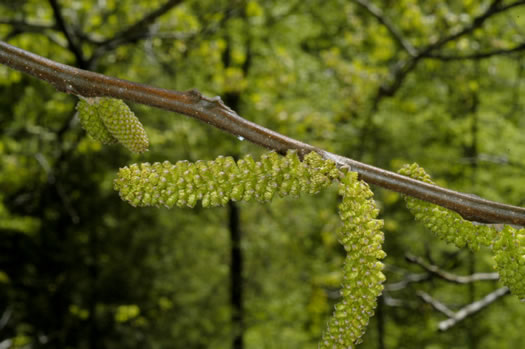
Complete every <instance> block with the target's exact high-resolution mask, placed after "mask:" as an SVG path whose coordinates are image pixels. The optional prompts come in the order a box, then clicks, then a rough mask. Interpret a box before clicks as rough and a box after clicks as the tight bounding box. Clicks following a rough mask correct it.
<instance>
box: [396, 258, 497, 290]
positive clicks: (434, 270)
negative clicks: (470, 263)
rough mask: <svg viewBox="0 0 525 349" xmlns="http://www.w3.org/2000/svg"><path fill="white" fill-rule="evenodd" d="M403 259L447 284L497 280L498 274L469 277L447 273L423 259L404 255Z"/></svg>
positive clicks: (475, 274) (472, 275)
mask: <svg viewBox="0 0 525 349" xmlns="http://www.w3.org/2000/svg"><path fill="white" fill-rule="evenodd" d="M405 259H406V260H407V261H409V262H411V263H414V264H417V265H419V266H420V267H422V268H423V269H425V270H426V271H428V272H429V273H431V274H433V275H435V276H437V277H439V278H441V279H443V280H446V281H449V282H453V283H456V284H470V283H473V282H477V281H495V280H499V274H498V273H474V274H471V275H467V276H463V275H456V274H453V273H449V272H448V271H445V270H442V269H441V268H439V267H438V266H436V265H433V264H430V263H427V262H426V261H425V260H424V259H423V258H421V257H417V256H414V255H411V254H406V255H405Z"/></svg>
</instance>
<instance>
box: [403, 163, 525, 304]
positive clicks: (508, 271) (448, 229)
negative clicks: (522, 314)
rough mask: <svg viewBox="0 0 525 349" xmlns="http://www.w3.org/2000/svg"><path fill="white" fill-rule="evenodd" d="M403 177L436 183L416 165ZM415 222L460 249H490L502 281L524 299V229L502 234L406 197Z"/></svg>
mask: <svg viewBox="0 0 525 349" xmlns="http://www.w3.org/2000/svg"><path fill="white" fill-rule="evenodd" d="M399 172H400V173H401V174H404V175H407V176H409V177H412V178H415V179H419V180H421V181H423V182H427V183H431V184H433V182H432V180H431V179H430V176H429V175H428V174H426V173H425V171H424V170H423V169H422V168H421V167H419V166H418V165H417V164H412V165H407V166H405V167H403V168H402V169H401V170H400V171H399ZM405 199H406V201H407V206H408V208H409V210H410V211H411V212H412V214H413V215H414V217H415V218H416V220H420V221H422V222H423V224H424V225H425V227H427V228H428V229H429V230H430V231H432V232H433V233H434V234H436V235H437V236H438V237H440V238H441V239H443V240H445V241H447V242H450V243H454V244H455V245H456V246H457V247H464V246H465V245H468V246H469V247H470V248H471V249H472V250H474V251H476V250H478V249H479V247H480V246H481V245H484V246H490V248H491V249H492V253H493V255H494V262H495V266H494V268H495V269H496V270H497V271H498V273H499V275H500V280H501V281H502V282H503V284H505V285H506V286H507V287H509V289H510V291H511V292H512V293H513V294H514V295H516V296H517V297H519V298H520V299H525V229H520V230H517V229H515V228H513V227H511V226H508V225H505V226H504V227H503V229H502V230H501V232H498V231H497V230H496V229H495V228H494V227H492V226H489V225H482V224H474V223H472V222H470V221H467V220H464V219H463V218H461V216H460V215H459V214H457V213H456V212H453V211H450V210H448V209H446V208H443V207H440V206H437V205H433V204H430V203H427V202H424V201H421V200H418V199H414V198H411V197H406V198H405Z"/></svg>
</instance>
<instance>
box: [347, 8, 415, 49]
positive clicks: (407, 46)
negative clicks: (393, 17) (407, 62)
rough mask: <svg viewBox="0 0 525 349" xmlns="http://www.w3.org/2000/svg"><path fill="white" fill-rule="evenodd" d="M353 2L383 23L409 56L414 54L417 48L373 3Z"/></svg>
mask: <svg viewBox="0 0 525 349" xmlns="http://www.w3.org/2000/svg"><path fill="white" fill-rule="evenodd" d="M353 1H354V2H355V3H357V4H358V5H360V6H361V7H362V8H364V9H365V10H366V11H368V13H370V14H371V15H372V16H374V17H375V18H376V19H377V20H378V21H379V23H381V24H383V25H384V26H385V28H386V29H387V30H388V31H389V32H390V35H392V37H393V38H394V40H395V41H396V42H397V43H398V45H399V46H401V47H402V48H404V49H405V51H407V52H408V54H409V55H410V56H416V55H417V50H416V49H415V48H414V46H412V44H410V42H408V41H407V40H405V38H404V37H403V35H402V34H401V32H400V31H399V30H397V28H396V27H395V26H394V24H393V23H392V22H390V20H389V19H388V18H387V17H386V16H385V15H384V14H383V11H381V9H380V8H379V7H377V6H375V5H374V4H371V3H369V2H368V1H366V0H353Z"/></svg>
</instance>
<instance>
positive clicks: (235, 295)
mask: <svg viewBox="0 0 525 349" xmlns="http://www.w3.org/2000/svg"><path fill="white" fill-rule="evenodd" d="M229 228H230V241H231V246H230V253H231V262H230V263H231V264H230V292H231V293H230V300H231V305H232V327H233V343H232V348H233V349H243V348H244V343H243V334H244V328H243V315H244V314H243V307H242V295H243V284H242V259H243V258H242V251H241V231H240V226H239V208H238V207H237V204H235V203H234V202H232V201H230V203H229Z"/></svg>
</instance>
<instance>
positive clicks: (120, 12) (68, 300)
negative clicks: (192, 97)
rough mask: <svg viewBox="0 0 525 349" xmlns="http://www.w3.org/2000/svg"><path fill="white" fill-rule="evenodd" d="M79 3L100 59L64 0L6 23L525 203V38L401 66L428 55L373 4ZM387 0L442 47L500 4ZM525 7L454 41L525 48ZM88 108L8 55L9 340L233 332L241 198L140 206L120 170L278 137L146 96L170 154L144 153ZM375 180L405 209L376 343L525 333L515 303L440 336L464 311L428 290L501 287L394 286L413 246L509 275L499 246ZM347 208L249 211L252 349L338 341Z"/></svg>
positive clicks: (388, 239)
mask: <svg viewBox="0 0 525 349" xmlns="http://www.w3.org/2000/svg"><path fill="white" fill-rule="evenodd" d="M370 1H371V0H370ZM50 2H51V1H50ZM493 2H495V3H500V6H503V5H507V4H511V3H512V1H499V2H498V1H493ZM58 3H59V4H60V5H61V11H62V16H63V18H64V21H65V23H66V25H67V26H68V28H69V31H70V34H71V37H72V38H73V44H74V45H75V46H76V47H77V48H78V51H80V52H81V55H80V58H81V59H79V56H78V55H77V56H76V55H75V54H74V53H73V51H72V50H71V45H69V44H68V41H67V39H66V36H65V35H64V33H63V32H62V31H61V30H60V28H59V27H58V26H57V25H56V24H55V23H56V14H55V13H54V12H53V10H52V7H51V6H50V5H49V3H48V2H43V1H38V0H23V1H10V0H3V1H0V38H1V39H2V40H5V41H7V42H8V43H10V44H12V45H15V46H18V47H21V48H23V49H26V50H29V51H32V52H35V53H37V54H40V55H43V56H45V57H48V58H50V59H53V60H55V61H59V62H63V63H67V64H71V65H75V66H79V67H83V68H87V69H90V70H93V71H98V72H101V73H104V74H108V75H111V76H116V77H119V78H124V79H129V80H133V81H137V82H142V83H147V84H152V85H155V86H159V87H164V88H170V89H177V90H187V89H190V88H197V89H199V90H200V91H202V92H203V93H204V94H206V95H209V96H214V95H221V96H223V99H224V100H225V101H226V102H227V103H228V104H230V105H232V106H233V104H235V109H236V110H237V111H238V112H239V113H240V114H241V115H242V116H244V117H246V118H247V119H249V120H252V121H255V122H257V123H260V124H262V125H264V126H266V127H269V128H272V129H274V130H276V131H278V132H282V133H285V134H286V135H289V136H291V137H295V138H297V139H300V140H302V141H306V142H309V143H312V144H314V145H317V146H320V147H323V148H326V149H327V150H330V151H333V152H336V153H340V154H341V155H346V156H350V157H353V158H355V159H358V160H363V161H366V162H368V163H370V164H374V165H377V166H380V167H383V168H385V169H390V170H397V169H398V168H399V167H401V165H402V164H404V163H407V162H418V163H419V164H420V165H421V166H423V167H424V168H425V169H426V170H427V171H428V172H429V173H431V174H432V176H433V178H435V180H436V182H437V183H438V184H439V185H444V186H447V187H450V188H453V189H456V190H461V191H464V192H469V193H473V194H476V195H479V196H482V197H486V198H488V199H492V200H497V201H501V202H506V203H509V204H514V205H524V199H523V198H524V197H525V187H524V186H523V185H522V182H523V175H524V168H525V163H524V162H523V160H522V159H523V158H524V157H525V138H524V137H523V131H524V129H525V119H524V118H523V117H522V108H523V105H522V102H521V100H522V98H521V97H523V93H524V92H523V88H521V84H522V80H523V72H524V69H525V66H524V64H525V62H524V57H523V53H522V52H520V51H517V52H514V53H512V54H497V55H493V56H490V57H487V58H484V59H452V60H444V59H432V58H429V57H420V58H419V59H418V61H417V63H416V64H415V65H414V66H413V67H412V68H411V69H410V70H409V71H408V72H407V73H406V74H405V75H402V74H401V78H400V75H399V74H400V73H399V72H400V71H401V72H403V69H404V68H406V67H410V64H411V63H410V62H412V58H411V56H410V54H409V53H408V52H407V51H406V50H405V49H403V47H401V46H400V45H399V43H398V41H397V40H395V38H394V36H393V35H392V34H391V33H390V32H389V30H388V29H387V28H386V27H385V25H383V24H382V23H380V22H379V21H378V20H377V19H376V18H374V17H373V16H372V15H371V14H370V13H369V12H368V11H366V10H365V9H364V8H363V7H362V6H359V5H358V4H357V3H356V2H355V1H342V0H325V1H315V0H302V1H287V2H283V1H277V0H268V1H262V0H234V1H226V0H219V1H212V0H184V1H180V3H179V4H178V5H177V6H175V7H173V8H172V9H171V10H169V11H168V12H166V13H164V14H163V15H162V16H160V17H158V18H155V20H154V21H153V22H151V23H148V26H147V27H141V28H139V29H138V30H134V31H131V32H130V31H126V29H127V28H130V27H131V26H132V25H133V24H134V23H136V22H137V21H140V20H141V19H142V18H143V17H144V16H146V15H147V14H148V13H151V11H154V9H156V8H159V7H160V6H162V5H163V4H164V3H165V1H161V0H148V1H146V0H119V1H117V0H97V1H87V0H68V1H65V0H62V1H58ZM374 3H375V4H376V5H377V7H379V8H381V9H383V12H384V16H386V17H387V18H388V19H389V20H390V22H391V23H392V25H393V26H395V27H396V28H397V30H398V31H399V32H400V33H401V35H402V36H403V38H404V39H405V40H406V41H408V42H409V43H410V44H411V45H412V46H414V47H416V48H425V47H427V46H428V45H431V44H433V43H435V42H438V41H439V40H440V39H441V38H446V37H448V36H451V35H452V34H454V33H459V32H461V30H462V29H463V28H467V27H468V26H469V25H471V24H472V23H476V18H479V16H480V15H481V14H483V13H485V12H486V11H487V9H488V8H489V6H490V5H491V4H492V1H487V0H484V1H467V0H464V1H448V2H445V1H439V0H399V1H390V0H381V1H375V2H374ZM524 22H525V9H524V7H523V6H516V7H513V8H511V9H509V10H508V11H503V12H502V13H499V14H494V15H493V16H490V18H489V19H487V20H486V21H485V22H484V23H482V25H480V26H479V27H477V28H476V29H475V30H472V31H471V32H467V33H465V34H464V35H461V36H459V37H457V38H455V39H453V40H450V41H448V42H447V43H446V44H444V45H442V46H441V47H439V48H438V50H437V51H435V52H433V53H439V54H441V55H443V56H447V55H448V56H468V55H471V54H476V53H479V52H491V51H494V50H505V49H509V48H512V47H515V46H517V45H518V44H521V43H523V42H524V41H525V33H524V32H523V29H522V28H524V25H525V23H524ZM122 33H125V35H121V34H122ZM115 37H116V38H117V39H118V38H120V39H118V40H113V39H112V38H115ZM403 64H404V65H403ZM396 83H399V84H398V86H397V85H396ZM392 86H396V87H395V88H392ZM75 103H76V100H75V98H73V97H72V96H70V95H66V94H64V93H60V92H57V91H56V90H55V89H54V88H53V87H52V86H50V85H48V84H46V83H44V82H41V81H38V80H37V79H34V78H32V77H29V76H26V75H23V74H20V73H18V72H16V71H13V70H11V69H9V68H7V67H4V66H0V236H1V243H0V314H1V315H0V343H2V345H4V347H5V346H7V347H12V348H24V347H28V346H30V347H34V348H230V347H231V340H232V337H233V335H234V330H233V328H232V325H231V323H230V321H231V320H230V318H231V307H230V300H229V289H228V288H229V264H230V254H229V248H230V241H229V232H228V212H227V209H225V208H214V209H202V208H196V209H193V210H191V209H173V210H165V209H160V210H159V209H154V208H141V209H134V208H132V207H131V206H129V205H128V204H126V203H124V202H122V201H120V199H119V197H118V194H117V193H116V192H114V191H113V189H112V182H113V179H114V178H115V175H116V172H117V171H118V168H119V167H121V166H125V165H128V164H130V163H133V162H139V161H140V162H142V161H149V162H154V161H163V160H170V161H172V162H176V161H178V160H184V159H187V160H190V161H196V160H198V159H203V160H209V159H214V158H216V157H217V156H218V155H231V156H235V157H239V156H241V155H244V154H247V153H251V154H253V155H254V156H257V155H258V154H259V153H260V152H261V149H259V148H257V147H255V146H253V145H250V144H248V142H246V141H240V140H238V139H236V138H234V137H232V136H230V135H227V134H224V133H222V132H221V131H218V130H215V129H212V128H211V127H209V126H207V125H204V124H201V123H198V122H197V121H195V120H192V119H189V118H187V117H183V116H180V115H175V114H173V113H168V112H165V111H161V110H157V109H153V108H150V107H146V106H142V105H132V109H133V110H134V111H135V113H136V114H137V116H138V117H139V118H140V120H141V122H142V123H143V124H144V125H145V127H146V130H147V132H148V135H149V137H150V151H149V152H147V153H146V154H143V155H131V154H129V153H127V152H126V151H125V150H123V149H121V147H115V146H105V147H102V145H101V144H100V143H98V142H96V141H94V140H92V139H91V138H89V137H87V136H86V135H85V133H84V132H83V131H82V129H81V127H80V125H79V122H78V120H77V118H75V117H74V114H75V109H74V106H75ZM372 189H374V191H375V193H376V199H377V201H378V203H379V206H380V208H381V215H382V218H384V219H385V244H386V245H385V248H386V252H387V254H388V257H387V258H386V259H385V264H386V265H387V269H386V276H387V283H386V285H387V286H386V290H385V297H384V298H385V299H384V301H383V302H382V305H380V311H381V316H380V317H379V316H376V317H375V318H373V319H372V322H371V325H370V327H369V329H368V332H367V334H366V336H365V339H364V343H363V344H362V345H361V346H360V347H361V348H380V347H381V344H380V343H382V342H383V343H384V347H386V348H428V349H438V348H518V347H520V346H521V343H522V342H523V340H524V338H523V331H522V330H521V328H522V327H523V326H525V320H524V319H525V309H524V308H523V306H521V305H520V304H519V301H518V300H517V299H516V298H515V297H510V296H509V297H505V298H503V299H501V300H499V301H498V302H497V303H495V304H493V305H491V306H490V307H488V308H486V309H485V310H484V311H482V312H480V313H479V314H476V315H474V316H472V317H471V318H469V319H467V320H466V321H464V322H461V323H459V324H458V325H457V326H455V327H453V328H451V329H450V330H448V331H446V332H443V333H440V332H438V331H437V324H438V322H439V321H441V320H443V319H444V318H445V317H444V316H443V315H442V314H439V313H437V312H436V311H435V310H433V309H432V307H431V306H430V305H429V304H426V303H424V302H422V301H421V300H420V299H419V298H418V297H417V296H416V291H417V290H423V291H425V292H428V293H430V294H431V295H432V296H434V297H435V298H437V299H439V300H440V301H442V302H444V303H446V304H448V305H449V306H450V307H451V308H452V309H453V310H457V309H459V308H460V307H461V306H462V305H465V304H467V303H470V302H472V301H475V300H477V299H479V298H481V297H483V296H484V295H486V294H487V293H488V292H490V291H492V290H494V289H495V288H496V287H497V284H496V283H495V282H479V283H476V284H472V285H455V284H451V283H448V282H445V281H443V280H440V279H438V278H431V279H430V280H427V281H426V282H420V283H412V284H409V285H408V286H407V287H405V288H403V289H401V290H398V291H393V290H389V288H388V284H389V283H394V282H396V281H399V280H402V279H403V277H404V276H405V275H407V274H412V273H422V272H423V271H422V270H421V269H420V268H419V267H418V266H415V265H413V264H409V263H408V262H406V261H405V260H404V255H405V253H407V252H410V253H412V254H416V255H420V256H424V257H425V258H427V259H428V260H429V261H431V262H432V263H434V264H436V265H438V266H440V267H442V268H444V269H447V270H449V271H451V272H454V273H458V274H462V275H466V274H469V273H472V272H475V271H479V272H487V271H491V269H490V268H491V261H490V254H489V253H488V251H484V250H482V251H481V253H479V254H476V256H475V257H474V256H473V255H471V254H469V253H468V252H467V251H463V250H458V249H456V248H455V247H453V246H450V245H446V244H445V243H443V242H441V241H438V240H437V239H436V238H435V237H434V236H433V235H432V234H429V233H428V232H427V231H426V230H425V229H424V228H423V226H422V225H421V224H420V223H417V222H415V221H414V220H413V218H412V217H411V216H410V214H409V213H408V211H407V210H406V209H405V208H404V204H403V200H402V199H401V197H400V196H399V195H398V194H396V193H392V192H388V191H385V190H382V189H380V188H372ZM337 204H338V199H337V195H336V190H335V188H331V189H330V190H328V191H325V192H323V193H322V194H320V195H318V196H316V197H301V198H299V199H297V200H292V199H275V200H274V201H273V202H272V203H270V204H264V205H263V204H258V203H245V204H240V205H239V208H240V213H241V221H240V228H241V231H242V251H243V255H244V257H245V269H244V287H245V299H244V306H245V315H244V318H245V329H244V337H245V347H246V348H250V349H259V348H260V349H262V348H272V349H273V348H302V349H303V348H312V349H313V348H316V347H317V342H318V340H319V338H320V336H321V331H322V329H323V328H324V327H325V323H326V320H327V318H328V316H329V315H330V314H331V312H332V307H333V304H334V303H336V302H337V301H338V292H337V290H338V287H339V285H340V282H341V273H340V269H341V266H342V263H343V259H344V251H343V250H342V248H341V247H340V246H339V244H338V243H337V238H336V234H335V232H336V231H337V229H339V227H340V223H339V221H338V217H337ZM283 213H285V214H283ZM378 319H380V321H378ZM378 324H381V325H383V326H378Z"/></svg>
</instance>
